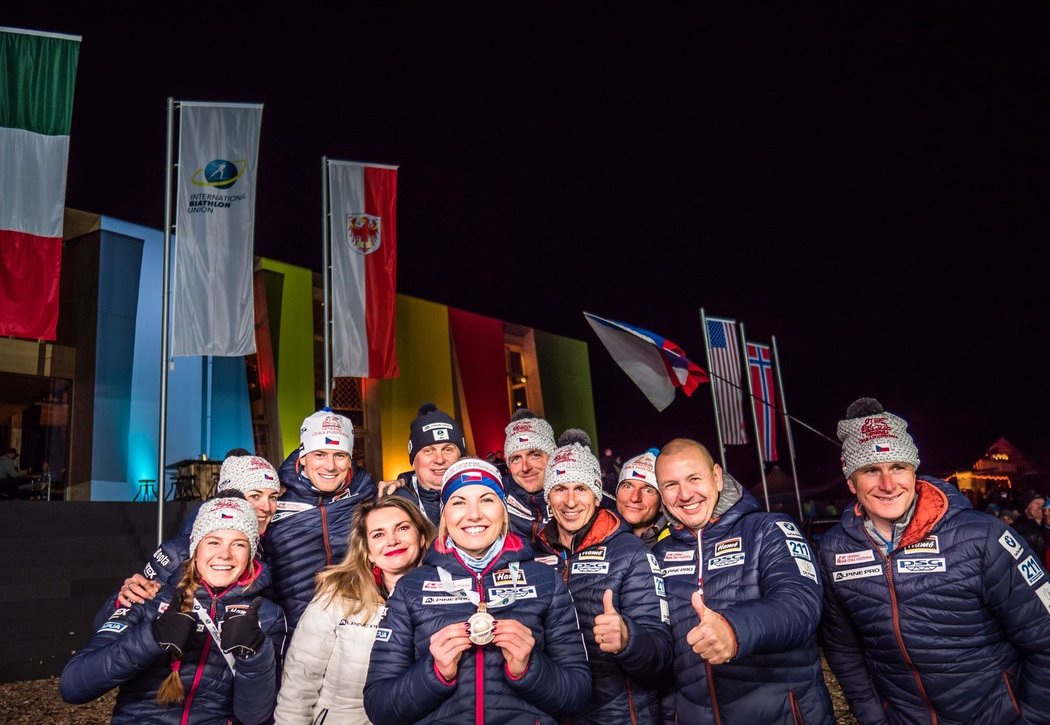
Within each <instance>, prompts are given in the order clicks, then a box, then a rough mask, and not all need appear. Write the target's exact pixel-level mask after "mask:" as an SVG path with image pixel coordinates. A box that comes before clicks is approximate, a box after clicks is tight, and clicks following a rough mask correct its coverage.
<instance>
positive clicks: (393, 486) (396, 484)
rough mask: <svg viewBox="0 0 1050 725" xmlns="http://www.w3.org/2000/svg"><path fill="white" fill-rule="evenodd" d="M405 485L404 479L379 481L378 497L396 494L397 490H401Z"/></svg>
mask: <svg viewBox="0 0 1050 725" xmlns="http://www.w3.org/2000/svg"><path fill="white" fill-rule="evenodd" d="M404 485H406V484H405V479H403V478H395V479H394V480H393V481H380V482H379V495H380V496H393V495H394V494H395V493H397V489H399V488H401V487H402V486H404Z"/></svg>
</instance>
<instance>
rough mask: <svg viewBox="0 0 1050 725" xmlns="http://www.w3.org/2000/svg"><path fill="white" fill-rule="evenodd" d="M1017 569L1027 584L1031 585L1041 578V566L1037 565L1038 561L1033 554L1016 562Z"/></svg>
mask: <svg viewBox="0 0 1050 725" xmlns="http://www.w3.org/2000/svg"><path fill="white" fill-rule="evenodd" d="M1017 571H1019V572H1021V576H1023V577H1024V580H1025V583H1027V584H1028V586H1032V585H1033V584H1035V583H1036V582H1037V581H1039V580H1040V579H1042V578H1043V567H1041V566H1039V562H1038V561H1036V558H1035V556H1029V557H1028V558H1027V559H1025V560H1024V561H1022V562H1021V563H1020V564H1018V565H1017Z"/></svg>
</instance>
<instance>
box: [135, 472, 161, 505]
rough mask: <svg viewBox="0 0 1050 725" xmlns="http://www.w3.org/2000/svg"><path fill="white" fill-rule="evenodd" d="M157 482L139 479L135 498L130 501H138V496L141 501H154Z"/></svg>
mask: <svg viewBox="0 0 1050 725" xmlns="http://www.w3.org/2000/svg"><path fill="white" fill-rule="evenodd" d="M156 484H157V480H156V479H154V478H140V479H139V490H138V491H137V492H136V493H135V498H133V499H131V500H132V501H138V500H139V496H141V497H142V500H143V501H149V500H150V499H154V500H156V498H157V486H156Z"/></svg>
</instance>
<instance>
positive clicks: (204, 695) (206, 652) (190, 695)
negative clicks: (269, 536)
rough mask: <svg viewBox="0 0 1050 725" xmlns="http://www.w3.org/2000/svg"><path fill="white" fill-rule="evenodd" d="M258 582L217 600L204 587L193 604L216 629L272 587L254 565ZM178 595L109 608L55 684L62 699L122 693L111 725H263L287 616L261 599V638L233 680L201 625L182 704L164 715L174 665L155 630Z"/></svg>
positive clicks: (185, 671) (273, 695) (273, 698)
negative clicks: (163, 692)
mask: <svg viewBox="0 0 1050 725" xmlns="http://www.w3.org/2000/svg"><path fill="white" fill-rule="evenodd" d="M255 567H256V573H257V576H256V577H255V578H254V579H253V580H252V581H250V582H248V583H247V584H244V585H234V586H232V587H230V588H229V589H226V590H225V591H222V592H216V593H215V594H214V596H213V595H212V592H210V591H209V590H208V589H207V587H205V586H203V585H202V586H201V587H200V588H199V589H198V590H197V595H196V596H197V600H198V601H199V602H200V603H201V604H202V605H204V606H205V607H207V608H208V611H209V614H210V615H211V617H212V619H213V621H214V622H215V623H216V625H217V626H218V625H219V623H220V622H221V621H222V619H223V617H224V616H225V614H226V609H227V607H229V606H231V605H247V604H251V602H252V600H254V599H255V597H257V596H258V595H259V592H260V591H262V589H264V588H265V587H266V585H267V584H268V583H269V577H268V575H266V574H265V570H264V568H263V567H262V566H261V565H260V564H258V563H256V564H255ZM176 597H181V594H180V593H179V592H178V590H177V589H176V588H175V587H173V586H168V585H165V586H164V587H162V589H161V590H160V592H159V593H158V594H157V597H156V598H155V599H152V600H150V601H147V602H146V603H145V604H139V605H136V606H134V607H122V608H119V609H117V610H115V611H114V610H113V609H111V608H109V607H110V606H111V605H110V603H109V602H111V601H112V600H109V602H107V604H106V605H105V607H106V608H107V610H106V611H107V616H108V620H107V621H104V622H103V624H102V625H101V626H100V627H99V629H98V631H97V632H96V633H95V635H94V636H93V637H92V638H91V641H90V642H88V644H87V645H86V646H85V647H84V648H83V649H81V650H80V651H79V652H77V653H76V654H75V655H74V656H73V658H72V659H71V660H70V661H69V662H68V663H67V664H66V667H65V669H64V670H63V671H62V678H61V680H60V682H59V690H60V692H61V694H62V699H63V700H65V701H66V702H69V703H72V704H80V703H85V702H89V701H90V700H93V699H95V698H96V697H99V696H101V695H103V694H105V693H106V692H107V691H109V690H111V689H112V688H114V687H118V686H119V687H120V692H119V693H118V694H117V702H116V705H115V706H114V708H113V722H114V723H136V724H138V723H143V722H150V723H181V722H183V718H184V714H186V713H187V712H188V722H191V723H224V724H225V723H228V722H229V721H230V720H231V719H236V720H237V721H239V722H242V723H246V724H248V723H262V722H266V721H267V720H268V719H269V718H270V717H271V715H272V713H273V708H274V705H275V704H276V702H277V655H276V653H277V652H279V651H281V649H283V647H284V639H285V635H286V626H285V619H284V613H283V612H282V611H281V610H280V607H278V606H277V605H276V604H274V603H273V602H271V601H269V600H268V599H263V600H262V603H261V605H260V607H259V625H260V627H261V628H262V630H263V632H264V633H265V635H266V637H265V639H264V641H263V644H262V646H261V647H260V648H259V649H258V650H257V651H256V652H255V654H253V655H251V656H249V657H236V658H235V664H236V668H237V673H236V675H234V674H233V673H232V672H231V671H230V668H229V665H228V664H227V663H226V659H225V658H224V657H223V655H222V652H221V651H220V649H219V648H218V646H217V645H216V643H215V641H214V640H213V639H212V637H211V635H210V634H209V633H208V632H207V630H205V629H204V627H203V625H201V624H199V623H198V626H197V632H196V633H194V634H192V635H191V636H190V641H189V642H187V644H186V650H185V654H184V655H183V658H182V664H181V667H180V669H179V676H180V677H181V678H182V684H183V687H184V688H185V692H186V699H185V700H184V701H183V703H182V704H179V705H171V706H168V707H161V706H160V705H158V704H157V702H156V697H157V690H158V689H159V688H160V685H161V683H162V682H163V681H164V680H165V678H167V676H168V674H169V673H170V672H171V666H170V664H171V659H170V658H169V657H168V655H167V653H165V651H164V650H163V649H161V647H160V645H159V644H157V640H156V639H155V638H154V636H153V631H152V627H151V625H152V623H153V620H155V619H156V618H157V617H158V616H159V615H160V611H161V610H160V607H161V606H162V605H164V606H167V605H168V603H169V602H172V601H173V600H175V599H176Z"/></svg>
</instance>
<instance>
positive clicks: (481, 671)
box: [365, 534, 591, 725]
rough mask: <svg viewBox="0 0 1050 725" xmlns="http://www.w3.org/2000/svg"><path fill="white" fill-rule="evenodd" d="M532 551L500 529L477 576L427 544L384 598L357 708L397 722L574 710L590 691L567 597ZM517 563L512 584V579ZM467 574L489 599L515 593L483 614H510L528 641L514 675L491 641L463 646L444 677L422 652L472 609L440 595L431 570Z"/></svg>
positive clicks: (388, 724)
mask: <svg viewBox="0 0 1050 725" xmlns="http://www.w3.org/2000/svg"><path fill="white" fill-rule="evenodd" d="M531 559H532V551H531V548H530V547H529V545H528V544H527V543H525V542H524V541H522V540H521V539H520V538H519V537H518V536H516V535H515V534H508V535H507V538H506V543H505V545H504V548H503V551H502V552H501V553H500V554H499V556H498V557H497V558H496V559H495V560H494V561H493V562H492V563H491V564H490V565H489V566H488V567H487V568H486V569H485V571H484V572H483V573H482V574H476V573H475V572H474V571H472V570H471V569H468V568H467V567H466V566H465V565H464V564H463V563H462V562H461V560H460V559H459V557H458V556H457V555H456V554H455V553H453V552H449V551H446V550H445V548H444V546H441V545H440V544H439V542H435V543H434V544H433V545H431V547H430V549H428V550H427V553H426V556H425V558H424V565H423V566H421V567H420V568H418V569H415V570H413V571H410V572H408V573H407V574H405V575H404V576H403V577H402V578H401V579H400V580H399V581H398V583H397V586H396V587H395V589H394V593H393V594H392V595H391V597H390V599H389V600H387V612H386V615H385V616H384V618H383V621H382V622H380V624H379V632H378V636H377V637H376V643H375V646H374V647H373V648H372V659H371V662H370V664H369V666H368V680H367V682H366V684H365V711H366V712H367V713H368V717H369V718H370V719H371V720H372V721H373V722H374V723H376V725H402V724H403V723H410V722H411V723H415V722H427V723H436V722H440V723H455V724H456V725H461V724H462V723H471V722H473V723H484V722H489V723H500V724H502V723H514V724H519V723H520V724H522V725H524V724H525V723H528V725H535V723H554V722H555V717H565V716H569V715H572V714H574V713H575V712H577V711H578V710H580V709H581V708H582V707H583V706H584V705H585V704H586V702H587V698H588V697H589V696H590V694H591V673H590V670H589V669H588V668H587V654H586V651H585V650H584V646H583V639H582V637H581V636H580V629H579V626H578V624H577V620H576V610H575V608H574V607H573V603H572V597H571V595H570V594H569V590H568V589H566V588H565V584H564V582H562V580H561V577H559V576H558V573H557V572H556V571H555V570H554V569H552V568H551V567H549V566H545V565H543V564H539V563H536V562H534V561H532V560H531ZM512 562H517V563H518V566H519V567H520V569H519V571H518V584H517V586H516V587H515V586H514V585H513V584H512V575H513V569H512V567H511V566H510V565H511V563H512ZM438 567H441V568H443V569H445V570H446V571H448V572H449V573H450V574H451V575H452V579H453V582H457V581H463V580H466V582H465V583H466V584H467V585H471V586H472V588H473V590H474V591H478V592H480V594H481V596H482V597H484V600H485V601H487V602H494V601H496V600H498V599H500V598H502V597H505V596H506V595H507V594H508V593H509V592H511V591H512V590H514V591H516V594H515V596H514V599H513V601H512V602H510V603H509V604H507V605H505V606H503V607H494V608H492V609H490V610H489V611H490V613H491V614H492V616H493V617H495V618H496V620H497V621H498V620H500V619H515V620H517V621H518V622H521V623H522V624H524V625H526V626H527V627H528V628H529V629H530V630H532V635H533V637H535V639H536V644H535V647H534V648H533V650H532V657H531V659H530V661H529V665H528V668H527V669H526V670H525V673H524V674H523V675H522V676H521V677H520V678H518V679H516V680H515V679H513V678H512V677H511V676H510V675H509V673H508V672H507V669H506V661H505V660H504V658H503V653H502V652H501V650H500V649H499V648H498V647H496V646H495V645H493V644H488V645H485V646H480V647H479V646H475V647H472V648H471V649H470V650H468V651H467V652H465V653H464V654H463V657H462V658H461V659H460V661H459V672H458V673H457V675H456V679H455V681H453V682H451V683H446V682H444V681H443V680H442V679H441V678H440V677H439V676H438V674H437V670H436V669H435V667H434V658H433V656H432V655H431V654H430V636H431V635H432V634H434V633H435V632H437V631H438V630H439V629H441V628H442V627H445V626H447V625H449V624H453V623H457V622H464V623H465V622H466V621H467V619H468V618H469V617H470V616H471V615H472V614H474V612H475V611H476V607H475V605H474V604H471V603H470V601H469V600H468V599H467V598H466V597H465V596H463V595H462V594H460V595H458V596H456V595H452V594H448V593H446V592H445V590H444V588H443V587H442V583H441V579H440V577H439V575H438V571H437V568H438Z"/></svg>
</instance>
